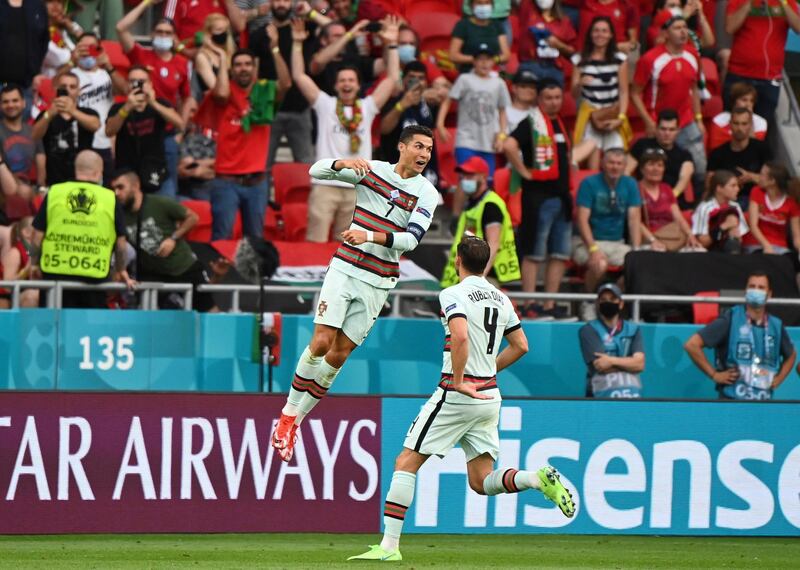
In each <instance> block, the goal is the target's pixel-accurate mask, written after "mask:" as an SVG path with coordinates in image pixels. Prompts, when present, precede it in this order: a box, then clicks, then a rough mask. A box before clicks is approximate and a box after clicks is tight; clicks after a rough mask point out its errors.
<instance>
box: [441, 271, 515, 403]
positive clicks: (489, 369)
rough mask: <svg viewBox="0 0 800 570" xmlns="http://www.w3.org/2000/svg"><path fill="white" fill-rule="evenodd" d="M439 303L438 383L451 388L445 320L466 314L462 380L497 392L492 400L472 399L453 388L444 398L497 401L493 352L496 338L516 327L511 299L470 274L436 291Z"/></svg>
mask: <svg viewBox="0 0 800 570" xmlns="http://www.w3.org/2000/svg"><path fill="white" fill-rule="evenodd" d="M439 303H441V306H442V312H441V315H442V325H443V326H444V329H445V346H444V353H443V357H442V381H441V382H440V383H439V387H440V388H442V389H443V390H446V391H452V390H453V386H452V382H453V365H452V362H451V360H450V327H449V326H448V323H449V322H450V321H451V320H452V319H453V318H457V317H466V319H467V327H468V335H469V355H468V357H467V365H466V367H465V369H464V381H465V382H472V383H475V384H476V385H477V386H479V387H478V391H481V392H482V391H485V390H492V391H493V392H497V393H496V394H494V393H492V395H494V400H476V399H474V398H470V397H469V396H465V395H464V394H459V393H457V392H453V394H452V395H451V394H447V401H448V402H450V403H459V404H480V403H487V402H492V401H497V400H498V399H499V398H500V393H499V390H497V380H496V374H497V362H496V359H497V354H498V353H499V351H500V341H501V340H502V339H503V337H504V336H505V335H507V334H508V333H510V332H513V331H515V330H517V329H518V328H519V327H520V322H519V317H518V316H517V313H516V311H514V307H513V306H512V305H511V301H510V300H509V299H508V297H506V295H505V294H504V293H503V292H501V291H499V290H498V289H497V288H495V287H494V286H493V285H492V284H491V283H489V282H488V281H487V280H486V279H484V278H483V277H478V276H474V275H473V276H470V277H467V278H466V279H464V280H463V281H462V282H461V283H459V284H458V285H453V286H452V287H448V288H447V289H445V290H444V291H442V292H441V293H439Z"/></svg>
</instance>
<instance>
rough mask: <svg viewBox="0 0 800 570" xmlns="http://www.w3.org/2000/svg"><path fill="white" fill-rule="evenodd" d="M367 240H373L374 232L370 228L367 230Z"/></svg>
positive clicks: (370, 241)
mask: <svg viewBox="0 0 800 570" xmlns="http://www.w3.org/2000/svg"><path fill="white" fill-rule="evenodd" d="M367 241H368V242H369V243H372V242H374V241H375V232H373V231H372V230H367Z"/></svg>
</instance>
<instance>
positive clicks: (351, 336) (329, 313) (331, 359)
mask: <svg viewBox="0 0 800 570" xmlns="http://www.w3.org/2000/svg"><path fill="white" fill-rule="evenodd" d="M398 149H399V150H400V159H399V160H398V162H397V164H394V165H393V164H389V163H388V162H381V161H377V160H371V161H366V160H364V159H360V158H352V159H344V160H342V159H337V160H334V159H332V158H330V159H323V160H320V161H318V162H316V163H315V164H314V165H313V166H312V167H311V169H310V171H309V173H310V174H311V176H312V177H314V178H317V179H319V180H339V181H341V182H349V183H350V184H353V185H355V192H356V208H355V213H354V215H353V222H352V224H351V225H350V229H349V230H347V231H345V232H343V233H342V238H343V240H344V243H342V245H341V246H340V247H339V249H338V250H337V251H336V253H335V254H334V255H333V259H331V263H330V265H329V266H328V272H327V273H326V274H325V280H324V281H323V283H322V289H321V290H320V294H319V304H318V305H317V310H316V316H315V317H314V333H313V336H312V337H311V342H310V343H309V345H308V346H307V347H306V349H305V350H304V351H303V354H302V355H301V356H300V361H299V362H298V363H297V368H296V370H295V375H294V381H293V382H292V386H291V389H290V390H289V397H288V398H287V399H286V405H285V406H284V407H283V410H282V412H281V419H280V421H279V422H278V425H277V427H276V428H275V432H274V433H273V435H272V446H273V447H274V448H275V449H277V450H278V452H279V453H280V456H281V459H283V460H284V461H289V460H291V458H292V454H293V453H294V442H295V432H296V431H297V427H298V426H299V425H300V423H301V422H302V421H303V418H305V417H306V416H307V415H308V414H309V412H311V410H312V409H313V408H314V406H316V405H317V404H318V403H319V401H320V400H321V399H322V397H323V396H325V394H326V393H327V392H328V389H329V388H330V387H331V384H333V381H334V379H335V378H336V375H337V374H338V373H339V370H340V369H341V368H342V365H344V363H345V361H346V360H347V358H348V356H350V353H352V352H353V350H355V348H356V347H357V346H358V345H360V344H361V343H362V342H364V340H365V339H366V338H367V335H368V334H369V331H370V329H371V328H372V325H373V324H374V323H375V320H376V319H377V318H378V315H379V314H380V312H381V309H382V308H383V305H384V303H385V302H386V298H387V297H388V296H389V290H390V289H392V288H394V286H395V285H396V284H397V280H398V278H399V277H400V265H399V260H400V255H401V254H402V253H403V252H405V251H411V250H413V249H414V248H415V247H417V245H418V244H419V242H420V241H421V240H422V236H424V235H425V232H426V231H427V230H428V227H429V226H430V224H431V219H432V218H433V211H434V210H435V209H436V204H437V203H438V193H437V192H436V189H435V188H434V187H433V185H432V184H431V183H430V182H429V181H428V180H427V179H426V178H425V177H424V176H422V171H423V170H425V167H426V166H427V165H428V161H430V158H431V152H433V133H432V132H431V130H430V129H428V128H427V127H423V126H420V125H410V126H408V127H406V128H404V129H403V131H402V132H401V133H400V140H399V142H398Z"/></svg>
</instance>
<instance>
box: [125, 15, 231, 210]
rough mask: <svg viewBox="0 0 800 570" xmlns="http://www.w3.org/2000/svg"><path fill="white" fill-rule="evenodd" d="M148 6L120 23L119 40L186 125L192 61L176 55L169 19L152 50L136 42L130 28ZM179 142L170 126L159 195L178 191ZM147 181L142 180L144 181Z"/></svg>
mask: <svg viewBox="0 0 800 570" xmlns="http://www.w3.org/2000/svg"><path fill="white" fill-rule="evenodd" d="M228 1H232V0H228ZM149 4H150V2H149V0H144V1H143V2H142V3H141V4H139V5H137V6H136V7H135V8H133V9H132V10H131V11H130V12H128V14H126V15H125V17H124V18H122V19H121V20H120V21H119V23H118V24H117V33H118V34H119V40H120V43H121V44H122V49H123V51H124V52H125V53H126V54H127V56H128V58H129V59H130V60H131V64H133V65H141V66H144V68H145V69H148V70H149V72H150V81H151V82H152V85H153V89H154V90H155V95H156V97H159V98H161V99H164V100H166V101H167V102H168V103H169V104H170V106H172V108H173V109H176V110H177V111H178V113H179V114H180V116H181V118H182V120H183V122H185V121H186V117H187V116H188V114H189V112H190V108H191V106H192V103H193V102H194V99H192V96H191V89H190V85H189V62H188V61H187V60H186V58H184V57H182V56H180V55H178V54H177V53H175V52H174V48H175V37H176V35H177V30H176V28H175V24H174V23H173V22H172V20H170V19H168V18H161V19H159V20H156V23H155V25H154V26H153V34H152V42H153V49H146V48H143V47H142V46H141V45H139V44H138V43H136V41H135V39H134V37H133V34H132V33H131V32H130V28H131V27H132V26H133V25H134V24H135V23H136V22H137V21H138V20H139V18H140V17H141V16H142V14H143V13H144V11H145V9H146V8H147V6H149ZM204 17H205V16H204ZM179 142H180V141H177V140H176V135H175V131H174V130H173V129H172V128H171V127H170V128H169V129H168V132H167V135H166V136H165V137H164V156H165V159H166V167H167V173H166V178H165V180H164V181H163V182H161V184H160V188H159V191H158V192H159V194H162V195H164V196H169V197H173V198H174V197H175V195H176V194H177V192H178V157H179V148H178V144H179ZM145 180H146V179H145V178H143V181H145Z"/></svg>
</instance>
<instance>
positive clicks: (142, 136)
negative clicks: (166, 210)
mask: <svg viewBox="0 0 800 570" xmlns="http://www.w3.org/2000/svg"><path fill="white" fill-rule="evenodd" d="M128 86H129V88H130V92H129V93H128V100H127V101H125V103H117V104H115V105H114V106H113V107H111V110H110V111H109V112H108V119H107V120H106V135H107V136H109V137H113V136H116V137H117V141H116V153H115V156H116V167H117V169H119V170H122V169H125V170H133V171H134V172H136V174H138V175H139V178H140V179H141V181H142V189H143V190H144V191H145V192H157V191H158V190H159V188H160V187H161V184H162V183H163V182H164V181H165V180H166V177H167V160H166V155H165V152H164V137H165V136H166V133H167V125H168V124H170V125H173V126H174V127H175V129H177V130H178V131H181V130H183V120H182V119H181V117H180V115H179V114H178V112H177V111H176V110H175V109H174V108H173V107H172V105H170V104H169V102H167V101H166V100H165V99H161V98H157V97H156V94H155V90H154V89H153V84H152V82H151V80H150V73H149V72H148V71H147V69H146V68H145V67H142V66H141V65H134V66H132V67H131V68H130V71H129V72H128Z"/></svg>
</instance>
